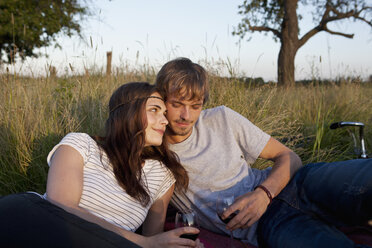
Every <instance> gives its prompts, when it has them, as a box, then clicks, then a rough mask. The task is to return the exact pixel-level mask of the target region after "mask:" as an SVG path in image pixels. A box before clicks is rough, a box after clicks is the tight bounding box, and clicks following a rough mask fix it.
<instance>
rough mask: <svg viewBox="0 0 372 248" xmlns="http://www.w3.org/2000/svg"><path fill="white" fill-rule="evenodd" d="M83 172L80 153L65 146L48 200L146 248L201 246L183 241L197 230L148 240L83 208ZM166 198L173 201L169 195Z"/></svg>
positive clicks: (54, 168) (56, 164) (51, 174)
mask: <svg viewBox="0 0 372 248" xmlns="http://www.w3.org/2000/svg"><path fill="white" fill-rule="evenodd" d="M83 168H84V161H83V158H82V156H81V155H80V153H79V152H78V151H76V150H75V149H74V148H72V147H70V146H67V145H61V146H60V147H59V148H58V149H57V150H56V151H55V153H54V155H53V158H52V161H51V165H50V168H49V172H48V181H47V200H48V201H50V202H51V203H53V204H55V205H57V206H59V207H61V208H63V209H64V210H66V211H67V212H69V213H71V214H74V215H76V216H79V217H80V218H82V219H84V220H87V221H89V222H93V223H95V224H97V225H99V226H101V227H103V228H105V229H107V230H110V231H112V232H115V233H117V234H119V235H121V236H122V237H124V238H126V239H128V240H130V241H132V242H134V243H136V244H138V245H140V246H142V247H146V248H147V247H182V246H190V247H195V245H197V244H196V242H194V241H192V240H188V239H181V238H179V236H180V235H181V234H183V233H198V230H197V229H195V228H190V227H187V228H180V229H176V230H172V231H169V232H166V233H162V234H158V235H155V236H151V237H144V236H141V235H138V234H136V233H133V232H131V231H127V230H124V229H122V228H120V227H118V226H116V225H113V224H111V223H109V222H107V221H105V220H104V219H102V218H99V217H97V216H95V215H93V214H91V213H89V212H88V211H87V210H85V209H82V208H80V207H79V202H80V198H81V194H82V190H83ZM165 195H167V197H169V198H170V196H169V195H168V192H167V193H166V194H165ZM170 195H171V194H170ZM164 201H166V200H164ZM168 202H169V199H168ZM158 204H159V203H158ZM159 205H161V204H159ZM156 206H158V205H156ZM155 209H156V207H155ZM164 218H165V214H164ZM163 224H164V220H163ZM157 229H158V227H151V228H149V230H152V231H151V232H155V230H157ZM149 232H150V231H149Z"/></svg>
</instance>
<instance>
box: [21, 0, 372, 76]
mask: <svg viewBox="0 0 372 248" xmlns="http://www.w3.org/2000/svg"><path fill="white" fill-rule="evenodd" d="M367 1H368V2H372V0H367ZM242 2H243V0H188V1H177V0H173V1H172V0H158V1H150V0H136V1H128V0H113V1H108V0H97V1H94V3H95V4H96V7H97V9H100V14H99V16H96V17H94V19H95V20H91V21H89V22H88V23H86V24H85V25H84V27H85V29H84V35H85V37H86V40H87V43H88V44H87V43H84V42H82V41H79V40H78V39H77V38H72V39H67V38H60V41H61V44H62V47H63V49H62V50H58V49H53V48H47V49H43V50H42V51H46V52H47V53H48V54H49V58H47V59H45V58H42V59H38V60H28V61H26V63H25V64H23V67H22V68H23V69H24V70H32V71H33V72H34V73H36V72H37V71H44V69H43V68H45V67H46V64H47V63H49V64H53V65H54V66H56V67H57V70H58V71H59V72H60V73H63V72H65V71H69V70H70V69H69V63H70V64H71V65H72V66H73V67H75V68H77V69H78V70H81V68H82V67H83V66H84V65H85V66H86V67H92V66H97V67H100V66H104V65H105V62H106V51H110V50H112V51H113V66H115V67H120V66H121V65H123V64H126V65H129V66H130V67H132V68H136V66H138V65H139V64H140V65H141V64H144V63H146V64H149V65H150V66H153V67H154V68H155V69H159V68H160V66H161V65H162V64H164V63H165V62H167V61H168V60H170V59H173V58H176V57H180V56H184V57H189V58H190V59H192V60H193V61H196V62H200V63H201V64H203V65H205V62H203V60H205V59H206V60H207V61H208V63H209V65H211V67H208V68H209V69H215V70H218V71H219V72H220V73H226V66H225V67H224V66H221V65H220V64H219V63H218V62H220V61H224V62H228V61H230V63H231V64H232V67H233V68H234V70H235V73H236V74H237V75H245V76H253V77H263V78H264V79H265V80H276V70H277V69H276V64H277V55H278V52H279V45H280V44H279V43H275V42H274V40H273V39H272V36H271V34H269V35H268V36H265V35H263V34H259V33H255V34H253V36H252V39H251V40H250V41H246V40H243V41H241V43H240V46H239V45H237V43H238V41H239V38H238V37H236V36H232V35H231V32H232V30H233V27H234V26H237V24H238V23H239V21H240V19H241V16H239V15H238V14H237V12H238V5H239V4H241V3H242ZM97 19H99V21H98V20H97ZM313 25H314V24H312V22H311V19H309V20H305V24H302V26H301V30H302V31H303V32H305V31H307V30H308V29H310V28H311V27H312V26H313ZM330 27H332V28H333V29H334V30H337V31H344V32H348V33H354V34H355V36H354V39H347V38H344V37H341V36H332V35H329V34H327V33H320V34H318V35H316V36H315V37H313V38H312V39H310V40H309V41H308V43H307V44H305V46H304V47H302V48H301V49H300V50H299V52H298V53H297V56H296V78H297V79H302V78H312V77H313V76H315V77H321V78H329V77H332V78H335V77H339V76H357V75H361V76H363V77H368V76H369V75H371V74H372V32H371V28H370V27H369V26H368V25H367V24H364V23H360V22H359V23H353V22H351V21H346V22H345V21H344V22H339V23H337V24H335V25H330ZM89 37H92V41H93V48H92V47H91V46H90V44H89V43H90V41H89V39H90V38H89ZM320 57H321V58H322V59H321V61H320ZM137 58H138V59H137ZM136 63H137V64H136ZM221 67H224V68H223V69H221ZM40 68H41V69H40ZM69 73H71V72H69Z"/></svg>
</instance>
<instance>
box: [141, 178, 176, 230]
mask: <svg viewBox="0 0 372 248" xmlns="http://www.w3.org/2000/svg"><path fill="white" fill-rule="evenodd" d="M173 191H174V184H173V185H172V187H170V188H169V190H168V191H167V192H166V193H165V194H164V195H163V196H162V197H160V198H159V199H157V200H156V201H155V202H154V203H153V204H152V206H151V208H150V209H149V212H148V214H147V217H146V219H145V222H144V223H143V226H142V234H143V235H145V236H152V235H155V234H158V233H161V232H163V230H164V222H165V217H166V214H167V208H168V204H169V201H170V199H171V197H172V194H173Z"/></svg>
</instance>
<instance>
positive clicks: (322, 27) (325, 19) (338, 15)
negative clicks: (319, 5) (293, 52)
mask: <svg viewBox="0 0 372 248" xmlns="http://www.w3.org/2000/svg"><path fill="white" fill-rule="evenodd" d="M342 3H344V2H341V4H342ZM344 4H345V3H344ZM369 9H371V7H370V6H365V7H363V8H361V9H360V10H358V11H356V10H351V11H348V12H345V13H343V12H340V11H338V10H337V9H336V8H335V7H334V6H332V5H330V4H327V5H326V8H325V11H324V13H323V16H322V19H321V20H320V22H319V25H318V26H316V27H314V28H313V29H311V30H310V31H309V32H307V33H306V34H305V35H304V36H302V38H301V39H300V40H299V42H298V46H299V47H301V46H302V45H304V44H305V43H306V42H307V41H308V40H309V39H310V38H311V37H313V36H314V35H315V34H317V33H318V32H320V31H325V32H327V33H330V34H333V35H340V36H344V37H346V38H350V39H352V38H353V37H354V34H345V33H341V32H335V31H332V30H329V29H328V27H327V24H328V23H329V22H333V21H337V20H341V19H347V18H350V17H354V18H355V19H358V20H360V21H363V22H365V23H367V24H368V25H370V26H372V22H371V21H368V20H367V19H365V18H363V17H361V16H360V14H361V13H362V12H363V11H366V10H369ZM331 12H333V13H334V15H332V16H330V13H331Z"/></svg>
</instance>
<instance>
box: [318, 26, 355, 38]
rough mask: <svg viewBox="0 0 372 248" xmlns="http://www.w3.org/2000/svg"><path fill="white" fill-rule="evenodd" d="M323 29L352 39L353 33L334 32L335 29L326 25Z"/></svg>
mask: <svg viewBox="0 0 372 248" xmlns="http://www.w3.org/2000/svg"><path fill="white" fill-rule="evenodd" d="M323 30H324V31H326V32H327V33H330V34H334V35H341V36H344V37H346V38H350V39H352V38H353V37H354V34H345V33H341V32H335V31H332V30H329V29H328V27H325V28H324V29H323Z"/></svg>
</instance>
